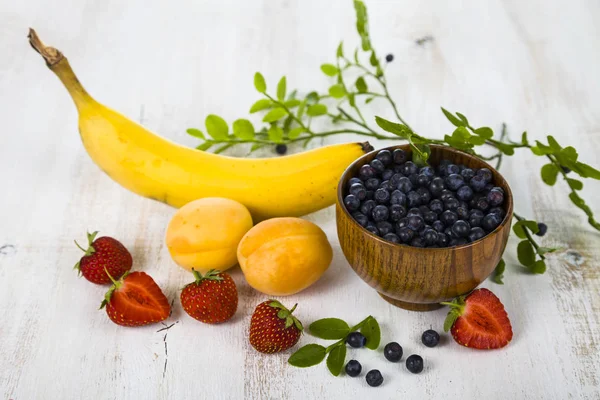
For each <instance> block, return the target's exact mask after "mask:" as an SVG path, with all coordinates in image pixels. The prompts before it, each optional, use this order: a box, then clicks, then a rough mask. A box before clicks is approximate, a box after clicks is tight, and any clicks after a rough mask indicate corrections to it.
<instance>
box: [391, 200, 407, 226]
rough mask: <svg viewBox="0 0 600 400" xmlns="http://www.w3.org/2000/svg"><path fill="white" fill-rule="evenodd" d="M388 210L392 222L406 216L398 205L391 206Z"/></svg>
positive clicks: (402, 208) (404, 209)
mask: <svg viewBox="0 0 600 400" xmlns="http://www.w3.org/2000/svg"><path fill="white" fill-rule="evenodd" d="M389 209H390V221H392V222H398V221H400V220H401V219H402V218H404V217H405V216H406V208H405V207H404V206H402V205H400V204H392V205H391V206H390V207H389Z"/></svg>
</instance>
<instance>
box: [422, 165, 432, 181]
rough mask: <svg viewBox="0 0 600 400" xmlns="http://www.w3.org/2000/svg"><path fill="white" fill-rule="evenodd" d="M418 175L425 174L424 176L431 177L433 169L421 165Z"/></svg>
mask: <svg viewBox="0 0 600 400" xmlns="http://www.w3.org/2000/svg"><path fill="white" fill-rule="evenodd" d="M419 175H425V176H426V177H428V178H430V179H433V177H434V176H435V170H434V169H433V168H432V167H423V168H421V169H420V170H419Z"/></svg>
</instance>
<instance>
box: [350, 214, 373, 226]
mask: <svg viewBox="0 0 600 400" xmlns="http://www.w3.org/2000/svg"><path fill="white" fill-rule="evenodd" d="M352 217H353V218H354V219H355V220H356V222H358V224H359V225H360V226H367V224H368V223H369V218H368V217H367V216H366V215H365V214H363V213H361V212H360V211H356V212H355V213H353V214H352Z"/></svg>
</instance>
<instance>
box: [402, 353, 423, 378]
mask: <svg viewBox="0 0 600 400" xmlns="http://www.w3.org/2000/svg"><path fill="white" fill-rule="evenodd" d="M406 369H407V370H409V371H410V372H412V373H413V374H418V373H419V372H421V371H423V358H422V357H421V356H418V355H416V354H413V355H412V356H408V358H407V359H406Z"/></svg>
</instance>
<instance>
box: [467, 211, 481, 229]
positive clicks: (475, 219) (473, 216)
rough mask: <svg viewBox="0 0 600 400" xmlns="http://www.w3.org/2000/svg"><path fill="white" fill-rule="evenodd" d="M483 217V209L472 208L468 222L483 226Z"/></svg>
mask: <svg viewBox="0 0 600 400" xmlns="http://www.w3.org/2000/svg"><path fill="white" fill-rule="evenodd" d="M482 219H483V212H482V211H481V210H471V212H470V213H469V218H468V219H467V222H468V223H469V225H471V226H472V227H476V226H481V220H482Z"/></svg>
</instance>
